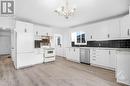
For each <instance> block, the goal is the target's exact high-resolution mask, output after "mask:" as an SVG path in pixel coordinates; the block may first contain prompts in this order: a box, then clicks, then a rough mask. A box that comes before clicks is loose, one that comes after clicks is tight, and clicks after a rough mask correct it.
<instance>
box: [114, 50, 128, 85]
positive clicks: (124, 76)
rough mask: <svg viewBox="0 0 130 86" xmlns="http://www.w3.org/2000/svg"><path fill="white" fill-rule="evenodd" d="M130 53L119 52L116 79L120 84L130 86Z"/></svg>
mask: <svg viewBox="0 0 130 86" xmlns="http://www.w3.org/2000/svg"><path fill="white" fill-rule="evenodd" d="M129 66H130V52H129V51H118V52H117V65H116V78H117V82H118V83H123V84H126V85H130V67H129Z"/></svg>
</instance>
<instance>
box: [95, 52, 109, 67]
mask: <svg viewBox="0 0 130 86" xmlns="http://www.w3.org/2000/svg"><path fill="white" fill-rule="evenodd" d="M96 61H97V64H98V65H101V66H106V67H109V50H96Z"/></svg>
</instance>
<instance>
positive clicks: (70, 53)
mask: <svg viewBox="0 0 130 86" xmlns="http://www.w3.org/2000/svg"><path fill="white" fill-rule="evenodd" d="M66 58H67V59H68V60H71V61H74V62H80V49H79V48H66Z"/></svg>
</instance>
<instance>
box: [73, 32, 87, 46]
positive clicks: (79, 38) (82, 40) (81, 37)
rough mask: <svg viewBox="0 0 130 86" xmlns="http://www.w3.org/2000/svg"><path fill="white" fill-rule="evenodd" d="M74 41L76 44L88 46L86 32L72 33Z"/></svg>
mask: <svg viewBox="0 0 130 86" xmlns="http://www.w3.org/2000/svg"><path fill="white" fill-rule="evenodd" d="M72 41H74V42H75V44H86V33H85V32H74V33H72Z"/></svg>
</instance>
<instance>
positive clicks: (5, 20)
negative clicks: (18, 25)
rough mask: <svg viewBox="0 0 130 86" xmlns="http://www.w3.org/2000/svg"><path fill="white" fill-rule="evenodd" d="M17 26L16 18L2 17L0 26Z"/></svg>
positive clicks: (11, 27)
mask: <svg viewBox="0 0 130 86" xmlns="http://www.w3.org/2000/svg"><path fill="white" fill-rule="evenodd" d="M14 27H15V18H13V17H0V28H10V29H13V28H14Z"/></svg>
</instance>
